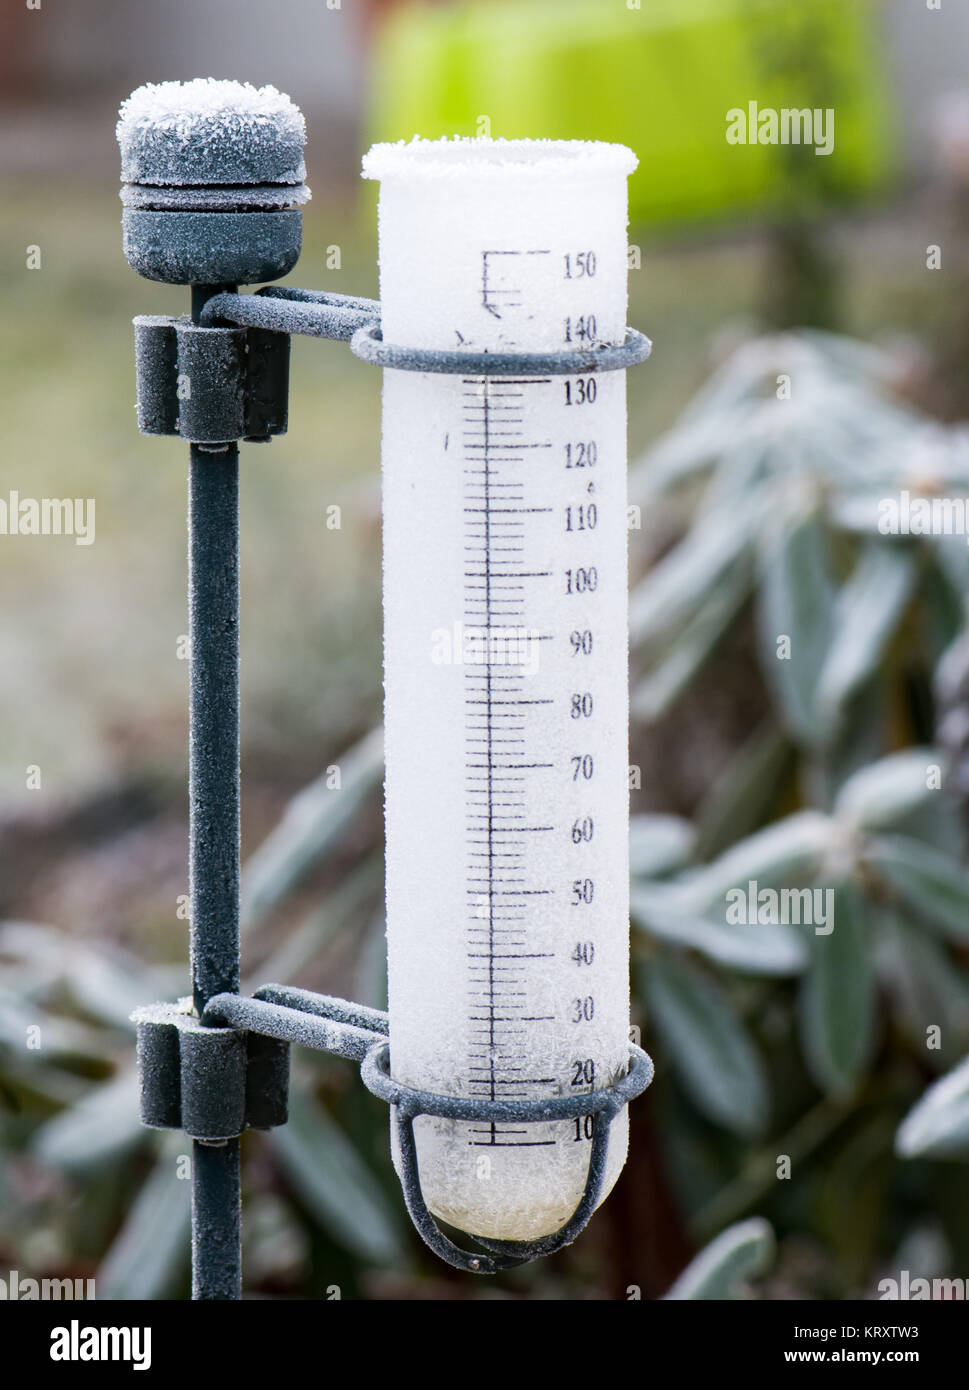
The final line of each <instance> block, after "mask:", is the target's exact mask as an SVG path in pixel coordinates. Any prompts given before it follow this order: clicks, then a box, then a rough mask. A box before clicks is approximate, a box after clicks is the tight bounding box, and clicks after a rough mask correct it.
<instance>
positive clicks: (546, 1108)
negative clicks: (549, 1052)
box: [360, 1039, 653, 1274]
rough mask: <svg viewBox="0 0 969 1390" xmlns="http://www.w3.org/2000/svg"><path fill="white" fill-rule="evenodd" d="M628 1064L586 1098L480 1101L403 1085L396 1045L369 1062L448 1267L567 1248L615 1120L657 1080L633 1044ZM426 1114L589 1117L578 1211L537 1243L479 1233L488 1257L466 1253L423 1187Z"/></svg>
mask: <svg viewBox="0 0 969 1390" xmlns="http://www.w3.org/2000/svg"><path fill="white" fill-rule="evenodd" d="M629 1052H630V1059H631V1060H630V1068H629V1071H628V1072H627V1073H626V1075H625V1076H623V1077H621V1078H620V1079H619V1081H618V1082H617V1083H616V1084H615V1086H610V1087H605V1088H603V1089H601V1090H598V1091H593V1092H591V1093H590V1094H589V1095H585V1096H553V1097H551V1098H550V1099H549V1100H536V1101H482V1100H474V1099H470V1098H467V1097H458V1096H441V1095H435V1094H433V1093H432V1092H429V1091H420V1090H416V1089H414V1088H413V1087H410V1086H403V1085H401V1083H399V1082H397V1081H394V1080H393V1078H392V1077H391V1076H390V1044H389V1043H388V1042H387V1041H386V1040H384V1039H381V1040H380V1041H379V1042H377V1043H375V1044H374V1045H373V1046H372V1047H371V1048H370V1049H369V1050H368V1051H367V1054H366V1056H365V1057H364V1059H363V1062H362V1064H361V1067H360V1074H361V1077H362V1079H363V1083H364V1085H365V1086H366V1087H367V1089H368V1090H369V1091H371V1092H372V1093H373V1094H374V1095H376V1096H379V1097H380V1099H381V1100H385V1101H387V1102H388V1103H389V1105H390V1106H391V1107H392V1114H393V1122H394V1123H395V1125H396V1133H397V1139H398V1146H399V1152H400V1179H401V1186H402V1188H403V1192H404V1201H405V1203H406V1205H407V1210H408V1213H409V1214H410V1218H411V1221H412V1222H413V1223H414V1226H415V1227H416V1229H417V1231H418V1233H419V1234H420V1236H421V1238H422V1240H423V1241H424V1243H425V1244H426V1245H427V1246H429V1247H430V1249H431V1250H433V1251H434V1253H435V1255H437V1256H438V1257H439V1258H440V1259H442V1260H444V1261H445V1263H446V1264H449V1265H452V1266H453V1267H454V1268H455V1269H460V1270H464V1271H465V1272H466V1273H470V1274H497V1273H499V1272H500V1271H501V1270H505V1269H514V1268H515V1267H516V1266H517V1265H523V1264H527V1263H528V1262H529V1261H530V1260H536V1259H539V1258H540V1257H542V1256H544V1255H551V1254H553V1253H554V1252H555V1251H556V1250H561V1249H562V1248H563V1247H564V1246H566V1245H571V1243H572V1241H574V1240H575V1238H576V1237H577V1236H578V1235H579V1234H580V1232H581V1231H582V1230H583V1229H584V1228H585V1226H586V1225H587V1223H588V1221H589V1218H590V1217H591V1216H592V1213H593V1212H594V1211H595V1209H596V1205H597V1204H598V1201H599V1195H600V1193H601V1191H602V1184H603V1181H604V1178H605V1169H606V1155H607V1153H608V1149H609V1129H610V1126H611V1124H612V1121H613V1119H614V1117H615V1116H616V1115H617V1114H618V1112H619V1111H620V1110H621V1109H622V1108H623V1107H624V1106H625V1105H626V1104H628V1102H629V1101H630V1100H632V1099H634V1097H635V1096H638V1095H640V1094H641V1093H642V1092H643V1091H645V1089H646V1087H647V1086H648V1085H649V1084H650V1082H651V1081H652V1079H653V1063H652V1060H651V1059H650V1057H649V1056H648V1054H647V1053H645V1052H644V1051H643V1050H642V1048H639V1047H636V1046H634V1045H633V1044H630V1048H629ZM420 1115H434V1116H437V1117H440V1118H446V1119H462V1120H486V1121H494V1122H496V1123H498V1122H504V1121H507V1120H517V1121H519V1122H522V1121H524V1122H525V1123H539V1122H548V1121H549V1120H563V1119H572V1118H577V1117H582V1116H587V1115H591V1116H592V1122H593V1130H592V1151H591V1153H590V1155H589V1171H588V1175H587V1177H586V1183H585V1188H584V1190H583V1193H582V1197H581V1198H580V1200H579V1203H578V1206H577V1207H576V1208H575V1210H574V1211H573V1213H572V1215H571V1216H570V1217H569V1218H568V1220H567V1221H566V1222H565V1223H564V1225H562V1226H560V1227H559V1229H558V1230H557V1231H554V1232H552V1234H551V1235H547V1236H542V1237H540V1238H539V1239H538V1240H534V1241H504V1240H491V1239H488V1238H484V1237H480V1236H475V1237H474V1239H475V1240H477V1241H478V1243H479V1244H480V1245H482V1246H483V1247H484V1249H485V1250H487V1251H489V1252H490V1253H488V1254H482V1255H478V1254H475V1253H474V1252H473V1251H470V1250H464V1249H462V1248H461V1246H459V1245H456V1244H455V1243H454V1241H452V1240H451V1239H450V1238H449V1237H448V1236H446V1235H445V1234H444V1232H443V1231H442V1230H441V1228H440V1226H438V1224H437V1222H436V1220H435V1219H434V1217H433V1215H432V1214H431V1212H430V1210H429V1209H428V1206H427V1203H426V1202H425V1200H424V1194H423V1192H422V1191H421V1183H420V1172H419V1167H418V1161H417V1144H416V1141H415V1138H414V1120H415V1119H417V1117H418V1116H420Z"/></svg>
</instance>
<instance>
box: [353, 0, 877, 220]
mask: <svg viewBox="0 0 969 1390" xmlns="http://www.w3.org/2000/svg"><path fill="white" fill-rule="evenodd" d="M879 38H880V35H879V32H878V22H877V16H876V14H875V4H874V0H641V3H640V0H459V2H458V3H454V4H435V5H428V4H426V3H408V4H405V5H403V6H402V7H401V8H400V9H398V10H396V11H395V12H394V13H393V14H392V16H391V17H390V19H389V20H388V22H387V24H386V26H385V28H384V29H383V31H382V33H381V35H380V38H379V41H378V44H377V51H376V56H375V71H374V75H373V86H372V91H373V97H372V105H373V110H372V115H371V133H372V135H373V138H374V139H377V140H401V139H410V138H411V136H413V135H415V134H420V135H422V136H425V137H428V138H434V137H437V136H450V135H492V136H496V137H502V136H503V137H507V138H515V137H520V136H531V137H544V138H548V139H558V140H571V139H590V140H613V141H618V142H620V143H622V144H626V145H629V146H631V147H632V148H633V149H634V150H635V151H636V153H637V154H638V155H639V161H640V163H639V169H638V171H637V172H636V174H635V175H634V176H633V178H632V180H631V182H630V215H631V217H632V218H633V219H634V220H636V221H640V222H644V221H647V222H660V221H667V220H679V219H707V218H713V217H720V216H723V215H724V214H725V213H739V212H743V211H747V210H755V211H760V212H765V211H766V212H768V213H770V214H772V215H773V214H775V213H776V214H783V213H785V212H799V211H804V210H805V209H808V208H810V207H811V206H812V205H817V204H818V203H820V202H823V201H826V200H830V199H845V198H852V197H859V196H865V195H869V194H871V193H874V192H877V191H878V190H879V189H881V188H883V187H884V186H885V185H886V184H887V182H888V181H889V178H890V175H891V172H892V155H891V148H892V136H891V125H890V121H889V118H888V101H887V79H886V74H885V70H884V69H885V61H884V55H883V50H882V46H881V44H880V42H879ZM751 103H756V111H757V115H756V116H755V119H754V121H753V122H750V121H749V120H747V118H748V116H749V113H750V109H751V108H750V104H751ZM733 111H739V112H742V113H743V115H744V117H745V120H746V121H747V124H748V128H749V129H752V130H753V131H754V132H755V133H756V131H757V130H758V129H761V130H762V135H769V134H770V131H769V129H763V128H762V126H761V122H762V121H767V120H769V119H770V118H769V116H765V115H764V114H763V113H765V112H775V113H780V112H783V111H792V112H807V111H810V112H811V113H814V112H815V111H817V113H818V116H819V117H820V118H821V122H822V126H821V130H820V131H819V130H818V128H817V127H815V128H814V129H813V130H812V131H811V132H805V133H810V134H812V135H813V136H814V137H815V138H817V136H818V135H819V134H821V133H822V132H823V133H825V134H826V133H827V130H828V128H829V127H827V126H826V125H825V122H827V121H830V120H831V119H832V117H831V116H828V115H826V114H825V113H827V112H829V111H830V112H833V122H834V124H833V136H834V139H833V148H832V150H831V152H830V153H829V154H819V153H816V146H815V144H814V143H807V142H803V143H794V142H793V141H792V140H789V142H788V143H782V142H778V143H763V144H760V143H746V144H741V143H730V142H729V141H728V139H727V132H728V128H729V126H730V125H731V121H730V120H728V113H729V112H733ZM733 124H734V126H735V127H738V126H739V123H738V122H737V119H736V117H734V118H733ZM783 133H785V132H784V128H783V126H782V127H781V131H780V132H779V134H783ZM786 133H787V134H788V135H790V130H789V129H788V130H787V132H786ZM819 143H823V141H819Z"/></svg>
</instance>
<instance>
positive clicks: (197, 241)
mask: <svg viewBox="0 0 969 1390" xmlns="http://www.w3.org/2000/svg"><path fill="white" fill-rule="evenodd" d="M117 134H118V140H119V144H120V146H121V163H122V191H121V199H122V203H123V207H124V212H123V219H122V226H123V234H124V252H125V256H126V258H127V259H128V261H129V263H130V264H131V266H132V267H133V269H135V270H136V271H137V272H138V273H139V274H140V275H143V276H145V277H146V278H147V279H150V280H156V281H161V282H163V283H166V284H179V285H188V286H190V287H191V315H190V317H189V316H186V317H181V318H172V317H163V316H139V317H138V318H136V319H135V321H134V324H135V348H136V352H135V357H136V381H137V409H138V424H139V428H140V430H141V431H142V433H144V434H149V435H151V434H154V435H175V436H178V437H180V438H182V439H184V440H185V441H186V442H187V443H189V444H190V446H191V449H190V472H189V636H190V647H191V680H190V741H189V802H190V831H189V867H190V898H191V945H190V954H191V965H192V987H193V997H192V998H191V999H190V1000H186V1001H182V1002H181V1003H179V1004H157V1005H152V1006H150V1007H147V1008H144V1009H141V1010H139V1011H138V1012H137V1013H136V1014H135V1021H136V1023H137V1028H138V1060H139V1075H140V1082H141V1110H142V1119H143V1121H144V1123H145V1124H146V1125H148V1126H151V1127H154V1128H175V1129H182V1130H184V1131H185V1132H186V1133H187V1134H188V1135H189V1136H190V1137H191V1138H192V1139H193V1165H192V1178H193V1180H192V1230H193V1239H192V1253H193V1297H195V1298H197V1299H235V1298H239V1297H241V1287H242V1273H241V1202H240V1169H239V1137H240V1135H241V1134H242V1133H243V1132H244V1131H245V1130H246V1129H247V1128H255V1129H267V1128H272V1127H273V1126H275V1125H280V1124H284V1123H285V1122H286V1097H287V1089H288V1070H289V1046H290V1044H291V1043H298V1044H300V1045H302V1046H306V1047H310V1048H314V1049H317V1050H322V1051H326V1052H330V1053H333V1054H335V1055H338V1056H342V1057H346V1058H350V1059H353V1060H356V1061H359V1062H360V1063H361V1075H362V1078H363V1081H364V1084H365V1085H366V1086H367V1087H368V1089H369V1090H370V1091H371V1092H373V1094H374V1095H377V1096H379V1097H380V1098H382V1099H383V1100H385V1101H387V1102H388V1104H389V1105H390V1106H391V1108H392V1115H393V1118H394V1124H395V1128H396V1137H397V1140H398V1149H399V1160H398V1166H399V1173H400V1177H401V1183H402V1186H403V1191H404V1197H405V1201H406V1204H407V1208H408V1211H409V1213H410V1215H411V1218H412V1220H413V1222H414V1224H415V1226H416V1228H417V1230H418V1231H419V1232H420V1234H421V1236H422V1237H423V1239H424V1240H425V1242H426V1243H427V1244H428V1245H429V1246H430V1248H431V1249H432V1250H434V1251H435V1253H436V1254H438V1255H439V1256H440V1257H441V1258H442V1259H443V1260H445V1261H447V1262H448V1263H449V1264H452V1265H454V1266H455V1267H457V1268H459V1269H463V1270H467V1271H470V1272H474V1273H481V1274H485V1273H495V1272H496V1271H498V1270H501V1269H507V1268H511V1267H513V1266H515V1265H519V1264H523V1263H525V1262H527V1261H528V1260H532V1259H535V1258H537V1257H539V1256H542V1255H547V1254H550V1253H551V1252H552V1251H554V1250H557V1249H560V1248H561V1247H562V1246H564V1245H567V1244H569V1243H570V1242H571V1241H572V1240H574V1239H575V1237H576V1236H577V1235H578V1234H579V1232H580V1231H581V1230H582V1228H583V1227H584V1226H585V1224H586V1223H587V1221H588V1220H589V1217H590V1216H591V1214H592V1212H593V1211H594V1210H595V1207H596V1205H597V1202H598V1200H599V1197H600V1195H601V1192H602V1187H603V1179H604V1173H605V1158H606V1152H607V1148H608V1139H609V1128H610V1124H611V1122H612V1120H613V1118H614V1117H615V1116H616V1115H617V1114H618V1113H619V1112H620V1111H621V1110H622V1109H623V1108H624V1107H625V1106H626V1105H627V1104H628V1102H629V1101H630V1100H632V1099H633V1098H634V1097H635V1096H637V1095H639V1094H640V1093H641V1092H642V1091H643V1090H645V1088H646V1087H647V1086H648V1085H649V1083H650V1081H651V1080H652V1074H653V1066H652V1062H651V1061H650V1059H649V1057H648V1056H647V1055H646V1053H645V1052H643V1051H642V1050H641V1049H640V1048H638V1047H634V1046H630V1050H629V1066H628V1069H627V1070H626V1072H625V1073H624V1074H623V1075H622V1076H621V1077H619V1078H618V1079H617V1080H616V1081H615V1082H614V1084H612V1085H611V1086H608V1087H604V1088H602V1089H599V1090H595V1091H593V1092H591V1093H587V1094H584V1095H579V1096H571V1095H563V1096H553V1097H551V1098H548V1099H544V1100H537V1101H526V1100H521V1101H489V1100H478V1099H471V1098H466V1097H455V1096H447V1095H435V1094H432V1093H430V1092H426V1091H420V1090H416V1089H414V1088H411V1087H407V1086H404V1085H402V1084H400V1083H399V1082H397V1081H395V1080H394V1079H393V1077H392V1076H391V1075H390V1049H389V1038H388V1032H389V1029H388V1021H387V1015H386V1014H384V1013H382V1012H380V1011H378V1010H375V1009H368V1008H365V1007H363V1006H361V1005H357V1004H351V1003H347V1002H346V1001H345V1000H340V999H333V998H329V997H327V996H323V995H317V994H312V993H309V992H308V991H305V990H298V989H293V988H289V987H287V986H281V985H266V986H264V987H263V988H262V989H259V990H257V991H256V992H255V994H254V995H253V996H252V997H251V998H250V997H246V996H243V995H240V993H239V735H238V657H239V649H238V619H239V606H238V603H239V590H238V441H239V440H245V441H247V442H260V441H262V442H265V441H268V440H270V439H271V438H272V436H273V435H276V434H282V433H284V432H285V430H286V423H287V397H288V386H289V336H290V335H291V334H300V335H304V336H309V337H319V338H331V339H337V340H342V341H346V342H348V343H349V345H350V348H351V351H352V352H353V353H354V354H355V355H356V356H357V357H359V358H361V359H362V360H363V361H366V362H370V363H372V364H374V365H377V366H382V367H387V368H393V369H396V370H402V371H415V372H444V373H468V374H473V375H475V376H507V375H512V374H515V373H517V372H539V373H542V374H549V375H568V374H571V373H575V372H590V371H597V372H606V371H622V370H625V369H626V368H628V367H631V366H634V365H635V364H636V363H639V362H642V361H644V360H645V359H646V358H647V357H648V356H649V353H650V349H651V345H650V342H649V340H648V339H647V338H645V337H644V336H643V335H642V334H641V333H637V332H636V331H635V330H633V329H627V331H626V335H625V340H624V342H623V343H621V344H619V345H617V346H603V347H590V348H587V349H584V350H580V351H569V352H561V353H558V352H552V353H542V354H538V353H507V352H502V353H499V352H493V353H455V352H438V351H430V350H416V349H411V348H408V347H401V346H397V345H387V344H384V343H383V341H382V338H381V330H380V305H379V303H378V302H377V301H375V300H372V299H364V298H359V297H356V296H352V295H337V294H331V293H326V292H321V291H313V290H302V289H294V288H291V287H288V286H287V287H275V286H272V285H269V286H265V287H264V288H262V289H260V290H258V291H257V292H256V293H254V294H239V293H238V287H239V285H252V284H255V283H257V282H259V281H263V280H270V281H271V280H275V279H278V278H280V277H281V276H283V275H286V274H287V273H288V272H289V271H290V270H291V269H292V268H293V266H294V265H295V264H296V261H297V260H298V257H299V253H300V249H301V235H302V232H301V212H300V205H301V204H302V203H304V202H305V201H306V199H307V198H308V197H309V190H308V189H307V187H306V185H305V183H304V179H305V166H304V163H303V144H304V140H305V125H304V121H303V117H302V115H301V114H300V112H299V110H298V109H297V108H296V107H295V106H294V105H293V103H292V102H291V101H290V100H289V98H288V97H286V96H284V95H282V94H281V93H279V92H278V91H276V89H275V88H273V87H263V88H259V89H257V88H254V87H251V86H249V85H248V84H241V83H236V82H214V81H211V80H198V81H192V82H187V83H184V84H183V83H178V82H171V83H163V84H160V85H158V86H154V85H149V86H146V87H141V88H139V89H138V90H137V91H136V92H135V93H133V94H132V96H131V97H130V98H129V99H128V100H127V101H126V102H125V103H124V104H123V106H122V109H121V115H120V120H119V122H118V129H117ZM421 1115H428V1116H438V1117H443V1118H447V1119H457V1120H470V1121H484V1122H487V1123H495V1124H501V1123H508V1122H515V1123H519V1124H521V1123H525V1124H539V1123H548V1122H550V1121H555V1120H571V1119H580V1120H583V1121H584V1120H585V1119H586V1118H587V1117H588V1119H589V1121H590V1122H591V1126H592V1133H591V1137H592V1147H591V1153H590V1161H589V1169H588V1175H587V1179H586V1183H585V1189H584V1192H583V1194H582V1196H581V1199H580V1200H579V1203H578V1205H577V1206H576V1208H575V1210H574V1212H573V1214H572V1216H571V1217H570V1218H569V1219H568V1220H567V1221H566V1222H565V1223H564V1225H562V1226H561V1227H560V1228H559V1229H558V1230H557V1231H555V1232H554V1233H553V1234H551V1235H548V1236H545V1237H543V1238H541V1239H539V1240H535V1241H529V1242H514V1241H497V1240H488V1239H483V1238H477V1237H476V1239H477V1241H478V1244H479V1245H480V1246H481V1247H482V1250H483V1252H484V1253H475V1252H472V1251H466V1250H463V1249H461V1248H460V1247H458V1246H457V1245H455V1244H454V1243H453V1242H452V1241H451V1240H450V1239H449V1238H448V1237H447V1236H446V1235H445V1234H444V1233H443V1231H441V1230H440V1228H439V1227H438V1225H437V1222H436V1221H435V1219H434V1217H433V1216H432V1215H431V1213H430V1211H429V1210H428V1207H427V1204H426V1202H425V1201H424V1197H423V1195H422V1192H421V1185H420V1177H419V1173H418V1163H417V1153H416V1147H415V1142H414V1130H413V1125H414V1121H415V1119H416V1118H417V1117H419V1116H421Z"/></svg>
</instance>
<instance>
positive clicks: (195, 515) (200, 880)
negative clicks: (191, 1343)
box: [188, 285, 242, 1299]
mask: <svg viewBox="0 0 969 1390" xmlns="http://www.w3.org/2000/svg"><path fill="white" fill-rule="evenodd" d="M225 288H226V287H225V286H212V287H211V288H210V287H208V286H197V285H193V286H192V318H193V319H194V320H195V322H198V316H199V314H200V313H201V311H202V308H203V307H204V305H205V302H206V300H207V299H209V298H210V297H211V295H212V294H215V293H218V292H219V291H220V290H222V289H225ZM188 534H189V547H188V548H189V563H188V573H189V579H188V597H189V635H190V645H191V693H190V703H189V894H190V899H191V961H192V990H193V994H194V998H195V1007H196V1009H197V1010H198V1012H199V1013H200V1014H201V1012H202V1010H203V1009H204V1008H205V1005H206V1004H207V1003H208V1001H209V999H211V998H212V996H213V995H216V994H223V993H230V994H237V993H238V991H239V446H238V445H237V444H226V445H223V446H214V445H208V446H205V445H198V444H192V445H191V460H190V464H189V486H188ZM192 1147H193V1155H192V1297H193V1298H196V1299H238V1298H241V1297H242V1200H241V1184H240V1168H239V1140H238V1139H229V1140H226V1141H225V1142H224V1143H222V1144H220V1145H212V1144H205V1143H201V1142H199V1141H198V1140H196V1141H194V1143H193V1146H192Z"/></svg>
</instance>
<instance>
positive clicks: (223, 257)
mask: <svg viewBox="0 0 969 1390" xmlns="http://www.w3.org/2000/svg"><path fill="white" fill-rule="evenodd" d="M117 135H118V143H119V145H120V146H121V178H122V181H123V183H122V189H121V200H122V203H123V204H124V214H123V218H122V226H123V229H124V252H125V256H126V257H127V259H128V262H129V264H130V265H131V266H132V267H133V269H135V270H137V271H138V273H139V274H140V275H144V276H146V277H147V278H148V279H149V280H162V281H165V282H167V283H168V284H176V285H187V284H206V285H217V284H232V285H239V284H247V285H248V284H254V283H255V282H256V281H257V280H276V279H278V278H279V277H280V276H281V275H285V274H287V272H288V271H290V270H291V269H292V268H293V266H294V265H295V264H296V261H297V260H298V258H299V253H300V246H301V239H302V225H301V223H302V217H301V213H300V211H299V205H300V204H301V203H304V202H306V200H307V199H308V198H309V196H310V194H309V189H308V188H307V187H306V184H305V183H304V181H303V180H304V179H305V176H306V167H305V165H304V163H303V145H304V142H305V139H306V125H305V122H304V120H303V116H302V113H301V112H300V110H299V108H298V107H297V106H295V105H294V104H293V102H292V101H290V99H289V97H288V96H285V95H284V94H283V93H281V92H278V91H277V90H276V88H275V87H253V86H251V85H250V84H249V83H242V82H217V81H215V80H214V79H212V78H199V79H196V80H194V81H191V82H162V83H159V84H157V85H156V84H153V83H149V84H148V85H146V86H144V87H139V88H138V89H137V91H135V92H133V93H132V94H131V96H130V97H129V98H128V99H127V101H125V102H124V103H123V104H122V107H121V111H120V117H119V120H118V127H117Z"/></svg>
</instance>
